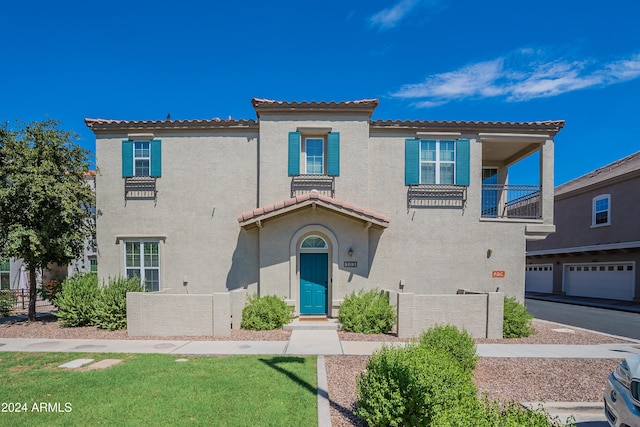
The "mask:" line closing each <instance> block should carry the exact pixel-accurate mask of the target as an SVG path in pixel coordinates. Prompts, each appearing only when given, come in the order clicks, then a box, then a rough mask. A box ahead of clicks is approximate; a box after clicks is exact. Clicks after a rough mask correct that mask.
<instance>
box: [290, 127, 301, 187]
mask: <svg viewBox="0 0 640 427" xmlns="http://www.w3.org/2000/svg"><path fill="white" fill-rule="evenodd" d="M295 175H300V132H289V176H295Z"/></svg>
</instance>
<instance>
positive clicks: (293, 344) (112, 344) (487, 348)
mask: <svg viewBox="0 0 640 427" xmlns="http://www.w3.org/2000/svg"><path fill="white" fill-rule="evenodd" d="M384 344H385V343H381V342H370V341H340V339H339V338H338V333H337V332H336V331H331V330H305V331H302V330H294V331H292V332H291V337H290V339H289V341H171V340H96V339H43V338H0V351H25V352H47V351H52V352H71V353H73V352H90V353H91V352H93V353H162V354H176V355H178V354H179V355H186V354H194V355H196V354H202V355H204V354H210V355H234V354H237V355H242V354H244V355H248V354H282V355H296V356H301V355H351V356H354V355H370V354H372V353H373V352H374V351H375V350H377V349H379V348H380V347H382V346H383V345H384ZM386 344H387V345H404V344H403V343H386ZM477 349H478V355H479V356H480V357H544V358H591V359H623V358H625V357H627V356H629V355H631V354H636V353H640V343H638V342H635V343H634V342H633V341H630V342H629V344H596V345H559V344H477Z"/></svg>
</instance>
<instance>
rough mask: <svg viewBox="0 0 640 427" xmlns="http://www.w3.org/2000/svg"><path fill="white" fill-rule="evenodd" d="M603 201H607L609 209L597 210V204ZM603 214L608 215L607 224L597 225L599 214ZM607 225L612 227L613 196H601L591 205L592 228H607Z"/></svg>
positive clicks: (595, 198) (594, 199)
mask: <svg viewBox="0 0 640 427" xmlns="http://www.w3.org/2000/svg"><path fill="white" fill-rule="evenodd" d="M601 200H606V201H607V209H600V210H597V208H596V206H597V203H598V202H599V201H601ZM601 212H606V213H607V222H603V223H600V224H598V223H596V218H597V214H599V213H601ZM607 225H611V194H601V195H599V196H596V197H594V198H593V200H592V203H591V228H595V227H605V226H607Z"/></svg>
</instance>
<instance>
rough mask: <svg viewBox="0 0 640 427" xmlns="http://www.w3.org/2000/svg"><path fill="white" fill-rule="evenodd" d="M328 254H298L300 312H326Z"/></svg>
mask: <svg viewBox="0 0 640 427" xmlns="http://www.w3.org/2000/svg"><path fill="white" fill-rule="evenodd" d="M328 259H329V258H328V254H326V253H301V254H300V314H327V286H328V282H329V280H328V264H327V260H328Z"/></svg>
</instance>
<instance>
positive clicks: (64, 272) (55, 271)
mask: <svg viewBox="0 0 640 427" xmlns="http://www.w3.org/2000/svg"><path fill="white" fill-rule="evenodd" d="M85 181H86V182H87V185H89V186H90V187H91V188H92V189H93V190H95V188H96V187H95V181H96V171H94V170H90V171H89V172H87V173H86V174H85ZM92 221H95V218H93V219H92ZM22 265H23V262H22V260H21V259H15V258H12V259H6V260H0V290H8V289H19V286H20V274H21V268H22ZM97 268H98V259H97V248H96V242H95V239H94V238H92V239H87V241H86V244H85V249H84V253H83V255H82V258H80V259H78V260H74V261H72V262H71V263H70V264H69V265H68V266H59V265H55V264H52V265H50V266H49V267H48V268H47V269H45V270H44V271H42V272H39V273H38V279H37V280H38V283H42V282H47V281H49V280H58V281H59V280H64V279H65V278H67V277H70V276H73V275H74V274H77V273H79V272H81V273H89V272H96V273H97ZM28 274H29V273H28V272H27V275H28ZM27 277H28V276H27Z"/></svg>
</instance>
